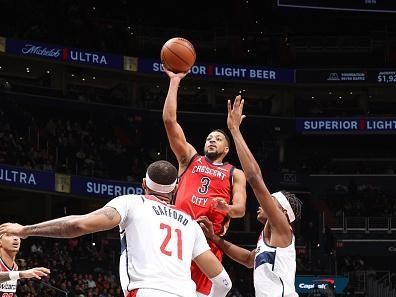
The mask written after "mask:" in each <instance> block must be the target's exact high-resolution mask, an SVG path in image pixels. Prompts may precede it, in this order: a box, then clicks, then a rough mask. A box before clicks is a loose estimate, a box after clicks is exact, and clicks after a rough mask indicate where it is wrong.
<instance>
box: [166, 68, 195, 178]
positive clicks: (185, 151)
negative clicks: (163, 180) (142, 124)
mask: <svg viewBox="0 0 396 297" xmlns="http://www.w3.org/2000/svg"><path fill="white" fill-rule="evenodd" d="M165 72H166V74H167V75H168V76H169V78H170V81H169V89H168V94H167V96H166V99H165V104H164V109H163V112H162V120H163V121H164V125H165V130H166V134H167V135H168V139H169V144H170V146H171V148H172V151H173V153H174V154H175V155H176V158H177V160H178V162H179V165H180V166H179V172H180V171H183V169H184V168H185V167H187V165H188V163H189V161H190V160H191V158H192V157H193V156H194V155H195V154H196V153H197V151H196V150H195V148H194V147H193V146H192V145H191V144H189V143H188V142H187V140H186V137H185V135H184V132H183V129H182V127H181V126H180V125H179V123H178V122H177V93H178V88H179V85H180V81H181V80H182V79H183V78H184V77H185V76H186V74H187V73H173V72H171V71H168V70H167V69H165Z"/></svg>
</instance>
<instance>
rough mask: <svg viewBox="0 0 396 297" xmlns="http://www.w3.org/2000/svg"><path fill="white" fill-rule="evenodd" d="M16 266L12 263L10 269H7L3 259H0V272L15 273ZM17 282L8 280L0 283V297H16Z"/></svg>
mask: <svg viewBox="0 0 396 297" xmlns="http://www.w3.org/2000/svg"><path fill="white" fill-rule="evenodd" d="M17 270H18V265H16V264H15V263H13V265H12V267H11V268H10V267H8V266H7V265H6V264H5V263H4V262H3V259H1V258H0V271H1V272H10V271H17ZM17 282H18V281H17V280H8V281H5V282H2V283H0V297H14V296H16V287H17Z"/></svg>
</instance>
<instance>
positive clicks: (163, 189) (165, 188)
mask: <svg viewBox="0 0 396 297" xmlns="http://www.w3.org/2000/svg"><path fill="white" fill-rule="evenodd" d="M146 185H147V187H148V188H149V189H150V190H153V191H155V192H158V193H163V194H165V193H166V194H167V193H170V192H172V191H173V189H174V188H175V186H176V180H175V181H174V182H173V183H171V184H170V185H160V184H158V183H156V182H155V181H152V179H151V178H150V177H149V175H148V173H147V172H146Z"/></svg>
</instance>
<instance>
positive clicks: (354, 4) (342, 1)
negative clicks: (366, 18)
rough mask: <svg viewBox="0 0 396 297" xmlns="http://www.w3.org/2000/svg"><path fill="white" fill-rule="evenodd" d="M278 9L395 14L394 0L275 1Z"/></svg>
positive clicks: (395, 4) (395, 2) (395, 3)
mask: <svg viewBox="0 0 396 297" xmlns="http://www.w3.org/2000/svg"><path fill="white" fill-rule="evenodd" d="M277 5H278V6H280V7H294V8H309V9H327V10H347V11H357V12H359V11H360V12H380V13H396V1H394V0H277Z"/></svg>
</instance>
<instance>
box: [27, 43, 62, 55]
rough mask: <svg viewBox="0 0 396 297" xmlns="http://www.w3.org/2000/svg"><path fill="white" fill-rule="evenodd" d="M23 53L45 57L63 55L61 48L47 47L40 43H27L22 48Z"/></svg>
mask: <svg viewBox="0 0 396 297" xmlns="http://www.w3.org/2000/svg"><path fill="white" fill-rule="evenodd" d="M22 53H23V54H24V55H36V56H44V57H53V58H58V57H59V56H60V55H61V49H60V48H49V49H48V48H46V47H42V46H39V45H34V44H30V43H27V44H25V47H23V48H22Z"/></svg>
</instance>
